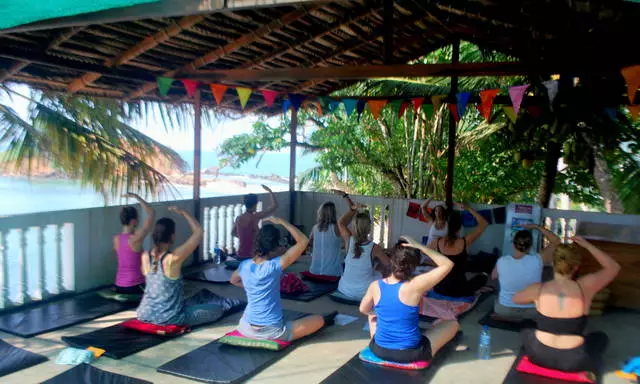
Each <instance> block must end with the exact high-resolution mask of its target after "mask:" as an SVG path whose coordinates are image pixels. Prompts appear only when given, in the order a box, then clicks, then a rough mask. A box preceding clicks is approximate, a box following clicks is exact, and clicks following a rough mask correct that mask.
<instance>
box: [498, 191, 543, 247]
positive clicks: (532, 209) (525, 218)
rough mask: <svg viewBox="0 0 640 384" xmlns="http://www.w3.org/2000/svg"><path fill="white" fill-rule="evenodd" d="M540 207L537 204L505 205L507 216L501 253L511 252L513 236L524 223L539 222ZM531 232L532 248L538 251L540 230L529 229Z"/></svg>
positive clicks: (521, 228)
mask: <svg viewBox="0 0 640 384" xmlns="http://www.w3.org/2000/svg"><path fill="white" fill-rule="evenodd" d="M541 216H542V209H541V208H540V206H539V205H537V204H514V203H510V204H509V205H508V206H507V218H506V220H505V223H504V242H503V243H502V254H504V255H508V254H510V253H511V252H513V236H514V235H515V234H516V232H518V231H520V230H523V229H525V228H524V227H523V225H525V224H540V218H541ZM531 233H532V234H533V244H534V248H535V249H532V251H538V247H539V246H540V245H539V244H540V231H531Z"/></svg>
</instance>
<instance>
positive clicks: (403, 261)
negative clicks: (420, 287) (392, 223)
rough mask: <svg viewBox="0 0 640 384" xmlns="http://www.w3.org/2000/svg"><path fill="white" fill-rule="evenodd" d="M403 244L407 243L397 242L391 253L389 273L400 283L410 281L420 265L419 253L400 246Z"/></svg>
mask: <svg viewBox="0 0 640 384" xmlns="http://www.w3.org/2000/svg"><path fill="white" fill-rule="evenodd" d="M405 243H407V242H406V241H404V240H399V241H398V242H397V243H396V245H395V246H394V247H393V251H392V252H391V272H392V273H393V276H395V278H396V279H398V280H400V281H405V280H409V279H411V277H412V276H413V272H414V271H415V270H416V267H417V266H418V264H420V251H418V250H417V249H414V248H407V247H404V246H402V244H405Z"/></svg>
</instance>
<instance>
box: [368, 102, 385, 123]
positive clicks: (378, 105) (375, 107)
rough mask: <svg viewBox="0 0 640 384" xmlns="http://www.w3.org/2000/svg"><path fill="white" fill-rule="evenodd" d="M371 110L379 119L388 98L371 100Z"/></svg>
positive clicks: (374, 116) (375, 117)
mask: <svg viewBox="0 0 640 384" xmlns="http://www.w3.org/2000/svg"><path fill="white" fill-rule="evenodd" d="M368 103H369V111H370V112H371V114H372V115H373V118H374V119H376V120H377V119H378V117H380V112H382V108H384V106H385V105H387V103H388V100H369V101H368Z"/></svg>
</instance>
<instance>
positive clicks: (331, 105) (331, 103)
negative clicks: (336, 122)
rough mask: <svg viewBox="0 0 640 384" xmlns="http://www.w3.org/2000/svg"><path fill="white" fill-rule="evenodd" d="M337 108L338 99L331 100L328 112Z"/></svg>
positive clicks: (338, 104)
mask: <svg viewBox="0 0 640 384" xmlns="http://www.w3.org/2000/svg"><path fill="white" fill-rule="evenodd" d="M338 108H340V102H339V101H338V100H331V101H330V102H329V112H334V111H335V110H336V109H338Z"/></svg>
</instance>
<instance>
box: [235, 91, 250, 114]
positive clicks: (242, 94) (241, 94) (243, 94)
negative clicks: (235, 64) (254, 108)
mask: <svg viewBox="0 0 640 384" xmlns="http://www.w3.org/2000/svg"><path fill="white" fill-rule="evenodd" d="M236 92H238V98H239V99H240V105H242V109H244V108H245V107H246V106H247V101H249V97H251V88H245V87H236Z"/></svg>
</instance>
